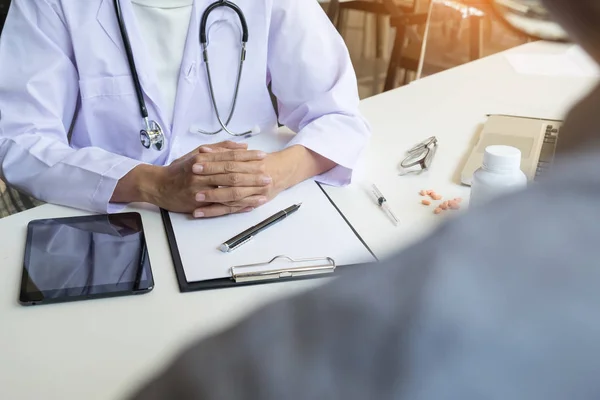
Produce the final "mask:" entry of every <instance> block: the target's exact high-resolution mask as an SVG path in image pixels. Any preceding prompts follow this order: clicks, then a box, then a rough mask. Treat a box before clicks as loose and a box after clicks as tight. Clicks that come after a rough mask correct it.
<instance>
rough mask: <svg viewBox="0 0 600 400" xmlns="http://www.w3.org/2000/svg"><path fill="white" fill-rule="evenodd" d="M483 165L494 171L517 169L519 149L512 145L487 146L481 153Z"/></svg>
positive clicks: (519, 166)
mask: <svg viewBox="0 0 600 400" xmlns="http://www.w3.org/2000/svg"><path fill="white" fill-rule="evenodd" d="M483 167H484V168H485V169H487V170H489V171H495V172H510V171H518V170H519V169H520V168H521V150H519V149H517V148H516V147H512V146H501V145H494V146H488V147H486V148H485V153H484V154H483Z"/></svg>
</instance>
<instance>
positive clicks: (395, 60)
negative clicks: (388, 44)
mask: <svg viewBox="0 0 600 400" xmlns="http://www.w3.org/2000/svg"><path fill="white" fill-rule="evenodd" d="M457 12H458V11H457ZM427 18H428V14H427V13H415V14H405V15H401V16H395V17H392V18H391V20H390V24H391V25H392V26H393V27H395V28H396V35H395V38H394V45H393V48H392V55H391V57H390V62H389V65H388V71H387V75H386V79H385V84H384V91H388V90H391V89H393V88H394V87H395V83H396V80H397V74H398V71H399V70H404V72H405V79H404V83H407V79H406V78H407V74H406V72H407V71H412V72H416V71H417V70H418V67H419V61H420V56H421V51H420V50H421V43H417V45H416V46H412V47H411V48H408V47H406V35H407V30H408V29H410V28H412V27H414V26H424V25H426V23H427ZM468 21H469V30H470V32H469V33H470V35H469V60H470V61H474V60H477V59H479V58H481V55H482V24H483V17H482V16H481V15H477V14H473V15H470V16H469V17H468ZM433 22H436V21H433ZM426 66H427V70H428V71H429V72H430V73H435V72H440V71H443V70H445V69H447V68H448V67H446V66H442V65H435V64H431V63H428V64H426Z"/></svg>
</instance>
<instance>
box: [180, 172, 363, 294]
mask: <svg viewBox="0 0 600 400" xmlns="http://www.w3.org/2000/svg"><path fill="white" fill-rule="evenodd" d="M296 203H302V207H300V209H299V210H298V211H297V212H295V213H294V214H292V215H291V216H289V217H287V218H286V219H284V220H283V221H281V222H279V223H277V224H275V225H274V226H272V227H270V228H268V229H266V230H264V231H263V232H261V233H259V234H258V235H257V236H256V237H255V238H254V239H252V240H251V241H250V242H248V243H246V244H244V245H242V246H241V247H239V248H238V249H236V250H234V251H232V252H230V253H223V252H221V251H220V250H219V249H218V247H219V245H220V244H221V243H223V242H224V241H226V240H227V239H230V238H231V237H233V236H235V235H237V234H238V233H240V232H242V231H244V230H246V229H247V228H249V227H251V226H253V225H256V224H257V223H259V222H260V221H262V220H264V219H266V218H268V217H270V216H271V215H273V214H275V213H276V212H278V211H281V210H283V209H285V208H287V207H289V206H291V205H293V204H296ZM170 215H171V222H172V224H173V230H174V233H175V238H176V240H177V246H178V248H179V253H180V255H181V261H182V264H183V269H184V271H185V275H186V278H187V280H188V282H197V281H203V280H208V279H217V278H224V277H230V276H231V271H230V269H231V267H234V266H239V265H246V264H254V263H263V262H267V261H269V260H270V259H272V258H273V257H276V256H279V255H285V256H288V257H291V258H294V259H300V258H313V257H331V258H333V259H334V260H335V262H336V264H337V265H344V264H353V263H361V262H368V261H374V259H373V256H372V255H371V254H370V253H369V252H368V250H367V249H366V248H365V246H364V245H363V244H362V243H361V241H360V240H359V239H358V237H357V236H356V235H355V234H354V232H353V231H352V230H351V229H350V227H349V226H348V224H347V223H346V221H344V219H343V218H342V216H341V215H340V214H339V212H338V211H337V210H336V209H335V207H334V206H333V205H332V204H331V202H330V201H329V199H328V198H327V197H326V196H325V194H323V192H322V191H321V189H320V188H319V187H318V185H317V184H316V183H315V182H314V181H312V180H309V181H306V182H303V183H301V184H299V185H297V186H295V187H293V188H291V189H289V190H287V191H285V192H283V193H281V194H280V195H279V196H277V197H276V198H275V199H273V200H272V201H271V202H269V203H267V204H266V205H265V206H263V207H260V208H258V209H256V210H254V211H252V212H250V213H247V214H235V215H229V216H226V217H221V218H214V219H205V220H194V219H192V218H191V217H190V216H188V215H183V214H173V213H171V214H170ZM238 272H239V271H238Z"/></svg>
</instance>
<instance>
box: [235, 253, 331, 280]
mask: <svg viewBox="0 0 600 400" xmlns="http://www.w3.org/2000/svg"><path fill="white" fill-rule="evenodd" d="M276 261H285V262H288V263H290V264H291V266H286V267H280V268H273V269H265V270H262V269H260V270H255V271H248V272H240V271H239V269H257V268H260V267H268V266H269V265H271V264H273V263H275V262H276ZM335 268H336V265H335V261H334V260H333V259H332V258H330V257H323V258H304V259H297V260H294V259H292V258H290V257H287V256H277V257H274V258H273V259H271V260H270V261H268V262H266V263H256V264H247V265H238V266H235V267H231V279H233V280H234V281H235V282H236V283H240V282H252V281H260V280H269V279H282V278H295V277H299V276H306V275H317V274H328V273H332V272H334V271H335Z"/></svg>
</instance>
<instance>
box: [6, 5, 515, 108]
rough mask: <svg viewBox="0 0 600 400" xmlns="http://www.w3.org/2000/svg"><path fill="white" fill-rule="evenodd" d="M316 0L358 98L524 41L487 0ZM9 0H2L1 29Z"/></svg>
mask: <svg viewBox="0 0 600 400" xmlns="http://www.w3.org/2000/svg"><path fill="white" fill-rule="evenodd" d="M32 1H33V0H32ZM312 1H315V0H312ZM318 1H319V2H320V3H321V5H322V7H323V8H324V10H325V11H326V12H327V14H328V16H329V18H330V20H331V21H332V23H333V24H334V25H335V26H336V28H337V30H338V31H339V32H340V34H341V35H342V37H343V38H344V40H345V41H346V44H347V45H348V48H349V49H350V55H351V57H352V61H353V64H354V67H355V69H356V73H357V76H358V84H359V91H360V96H361V98H366V97H370V96H373V95H375V94H378V93H381V92H383V91H385V90H389V89H392V88H395V87H399V86H402V85H405V84H408V83H410V82H412V81H414V80H415V79H416V77H417V71H418V69H419V65H420V63H422V74H421V76H427V75H431V74H434V73H437V72H440V71H443V70H446V69H448V68H452V67H454V66H457V65H460V64H463V63H466V62H468V61H472V60H476V59H478V58H481V57H485V56H487V55H490V54H493V53H496V52H499V51H502V50H506V49H508V48H510V47H514V46H518V45H520V44H523V43H525V42H526V41H527V39H526V38H525V37H522V36H519V35H517V34H515V33H513V32H512V31H508V30H507V29H506V28H505V27H504V26H503V25H501V24H500V23H499V22H498V21H495V20H494V18H493V16H492V15H491V13H490V12H489V10H488V9H487V8H486V4H485V3H486V1H485V0H318ZM9 4H10V0H0V32H1V30H2V26H3V23H4V18H5V14H6V13H7V11H8V5H9ZM424 44H425V45H426V46H423V45H424ZM424 47H425V48H424Z"/></svg>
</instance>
